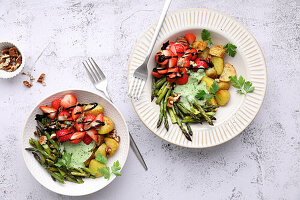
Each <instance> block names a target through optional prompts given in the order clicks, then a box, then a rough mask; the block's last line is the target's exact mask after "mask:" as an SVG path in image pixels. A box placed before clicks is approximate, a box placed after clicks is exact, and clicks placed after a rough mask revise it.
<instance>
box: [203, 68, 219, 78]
mask: <svg viewBox="0 0 300 200" xmlns="http://www.w3.org/2000/svg"><path fill="white" fill-rule="evenodd" d="M205 74H206V76H208V77H210V78H213V79H215V78H217V77H218V74H217V71H216V70H215V68H214V67H213V68H209V69H207V70H205Z"/></svg>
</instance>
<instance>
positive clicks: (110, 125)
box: [98, 116, 114, 135]
mask: <svg viewBox="0 0 300 200" xmlns="http://www.w3.org/2000/svg"><path fill="white" fill-rule="evenodd" d="M103 121H104V123H105V125H104V126H100V128H99V129H98V133H99V134H101V135H102V134H107V133H109V132H111V131H112V130H113V129H114V122H113V121H112V119H110V118H109V117H106V116H104V117H103Z"/></svg>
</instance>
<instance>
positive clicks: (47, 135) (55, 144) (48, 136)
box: [45, 131, 59, 150]
mask: <svg viewBox="0 0 300 200" xmlns="http://www.w3.org/2000/svg"><path fill="white" fill-rule="evenodd" d="M45 134H46V137H47V139H48V140H49V142H50V143H51V144H53V146H54V147H55V148H56V149H57V150H59V146H58V144H57V143H56V142H55V141H54V140H52V139H51V137H50V134H49V133H48V132H47V131H45Z"/></svg>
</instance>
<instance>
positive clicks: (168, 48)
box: [166, 42, 175, 50]
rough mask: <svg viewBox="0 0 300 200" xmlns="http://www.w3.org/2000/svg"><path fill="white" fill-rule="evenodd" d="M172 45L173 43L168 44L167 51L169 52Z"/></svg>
mask: <svg viewBox="0 0 300 200" xmlns="http://www.w3.org/2000/svg"><path fill="white" fill-rule="evenodd" d="M173 44H175V43H174V42H169V45H168V46H167V48H166V49H167V50H171V47H172V46H173Z"/></svg>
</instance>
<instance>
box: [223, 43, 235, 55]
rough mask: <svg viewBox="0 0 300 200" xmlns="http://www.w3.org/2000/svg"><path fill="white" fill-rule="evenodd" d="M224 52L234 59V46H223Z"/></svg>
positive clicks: (229, 44) (228, 44)
mask: <svg viewBox="0 0 300 200" xmlns="http://www.w3.org/2000/svg"><path fill="white" fill-rule="evenodd" d="M224 48H225V52H226V53H228V55H229V56H231V57H234V56H235V54H236V48H237V47H236V46H235V45H234V44H231V43H227V44H226V45H225V46H224Z"/></svg>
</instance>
